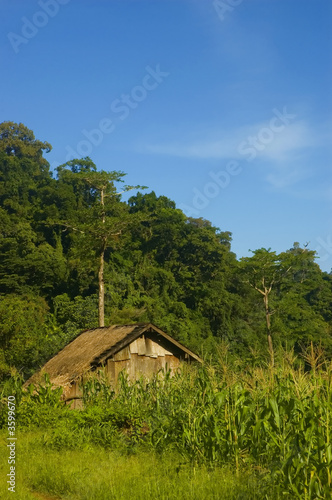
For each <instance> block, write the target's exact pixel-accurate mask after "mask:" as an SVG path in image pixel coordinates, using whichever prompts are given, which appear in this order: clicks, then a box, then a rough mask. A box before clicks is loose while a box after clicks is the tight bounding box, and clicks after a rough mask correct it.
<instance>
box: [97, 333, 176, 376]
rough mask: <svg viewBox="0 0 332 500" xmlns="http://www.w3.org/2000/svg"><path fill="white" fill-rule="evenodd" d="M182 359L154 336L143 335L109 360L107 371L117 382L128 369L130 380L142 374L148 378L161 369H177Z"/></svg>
mask: <svg viewBox="0 0 332 500" xmlns="http://www.w3.org/2000/svg"><path fill="white" fill-rule="evenodd" d="M179 366H180V360H179V358H178V357H176V356H174V354H173V353H172V352H170V351H168V350H167V349H166V348H165V347H163V346H162V345H160V344H159V343H157V342H155V341H154V340H153V339H152V338H150V337H147V336H144V335H143V336H142V337H140V338H138V339H137V340H135V341H134V342H132V343H131V344H130V345H129V346H128V347H125V348H124V349H122V350H121V351H119V352H118V353H117V354H115V355H114V356H113V357H112V358H110V359H108V360H107V367H106V369H107V373H108V376H109V379H110V381H112V382H113V383H116V381H117V378H118V375H119V373H120V372H121V371H122V370H126V371H127V373H128V376H129V379H130V380H135V379H138V378H139V377H140V376H142V375H143V376H144V377H147V378H150V377H152V375H153V374H155V373H157V372H158V371H159V370H161V369H162V368H163V369H166V368H167V369H170V370H172V371H175V370H176V369H177V368H178V367H179Z"/></svg>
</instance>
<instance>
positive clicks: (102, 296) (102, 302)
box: [98, 245, 105, 326]
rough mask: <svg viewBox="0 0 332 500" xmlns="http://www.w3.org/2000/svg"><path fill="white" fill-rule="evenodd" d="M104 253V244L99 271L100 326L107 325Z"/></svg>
mask: <svg viewBox="0 0 332 500" xmlns="http://www.w3.org/2000/svg"><path fill="white" fill-rule="evenodd" d="M104 255H105V247H104V245H103V247H102V250H101V252H100V262H99V271H98V284H99V294H98V318H99V326H105V312H104V311H105V287H104Z"/></svg>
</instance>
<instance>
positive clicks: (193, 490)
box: [0, 432, 262, 500]
mask: <svg viewBox="0 0 332 500" xmlns="http://www.w3.org/2000/svg"><path fill="white" fill-rule="evenodd" d="M5 437H6V435H5V434H4V433H3V432H2V433H1V445H0V455H1V467H0V475H1V480H0V488H1V495H0V496H1V498H2V499H4V500H6V499H13V498H15V499H17V500H34V499H35V498H36V496H34V495H33V492H39V493H42V494H45V495H49V496H55V497H58V498H61V499H63V500H76V499H80V500H112V499H114V500H129V499H130V500H136V499H137V500H147V499H150V500H159V499H160V500H173V499H174V500H175V499H176V500H178V499H184V500H189V499H190V500H191V499H202V500H205V499H206V500H208V499H225V500H227V499H229V500H232V499H239V500H240V499H243V500H250V499H259V498H262V496H261V494H259V491H258V489H259V483H258V482H256V480H255V478H254V476H250V475H249V474H245V473H243V472H242V473H241V474H240V475H236V473H235V472H234V471H232V470H230V469H229V468H228V467H218V468H213V469H209V468H207V467H205V466H200V467H192V466H190V465H188V464H184V463H183V462H182V460H181V457H179V456H178V455H177V454H175V453H166V454H163V455H157V454H156V453H154V452H153V451H149V452H146V451H138V452H137V453H135V454H132V455H128V454H127V455H126V454H123V453H121V452H114V451H110V450H105V449H102V448H100V447H97V446H91V447H89V448H88V449H86V450H61V451H58V450H53V449H48V448H44V447H43V435H42V433H41V432H39V433H30V432H28V433H22V434H21V435H20V434H18V441H17V442H18V447H17V483H16V486H17V487H16V492H15V494H13V493H10V492H8V491H6V489H7V487H6V479H5V475H6V473H7V469H8V464H7V463H6V456H7V452H6V443H5ZM39 498H40V497H39Z"/></svg>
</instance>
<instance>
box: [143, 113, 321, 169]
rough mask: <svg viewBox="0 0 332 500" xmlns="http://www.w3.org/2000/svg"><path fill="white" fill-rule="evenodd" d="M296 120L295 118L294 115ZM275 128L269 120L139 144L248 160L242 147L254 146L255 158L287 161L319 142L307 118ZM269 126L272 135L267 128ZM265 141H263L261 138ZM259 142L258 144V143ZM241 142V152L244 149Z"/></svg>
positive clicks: (154, 150)
mask: <svg viewBox="0 0 332 500" xmlns="http://www.w3.org/2000/svg"><path fill="white" fill-rule="evenodd" d="M295 120H296V118H295ZM281 125H282V123H281V122H279V123H278V126H279V130H277V129H275V131H273V130H272V129H271V127H270V122H269V121H267V122H264V123H256V124H253V125H248V126H244V127H240V128H238V129H234V130H232V131H228V132H226V131H225V130H219V131H210V132H209V133H208V134H205V137H204V138H202V136H200V137H199V138H197V134H195V135H196V137H195V138H194V139H193V138H191V139H189V140H188V139H187V140H186V139H184V140H183V141H181V142H179V141H172V142H167V143H150V144H147V145H145V146H144V147H143V148H140V149H141V151H143V152H146V153H151V154H159V155H169V156H175V157H179V158H189V159H190V158H192V159H198V160H199V159H202V160H203V159H205V160H209V159H219V160H223V159H230V158H234V159H242V160H248V157H246V155H244V153H243V150H244V149H246V148H254V150H255V155H254V156H255V158H257V159H259V158H261V159H265V160H268V161H272V162H280V163H284V162H287V163H288V161H289V160H291V159H295V158H299V157H300V156H301V155H302V154H304V150H305V149H306V148H308V147H313V146H315V144H316V138H315V134H314V133H313V132H312V131H311V130H310V128H309V126H308V125H307V124H306V123H305V122H304V121H295V122H294V123H289V124H288V125H284V127H283V128H282V127H281ZM266 129H269V130H270V139H269V140H266V137H269V136H268V135H267V136H266V134H265V135H264V132H263V131H264V130H265V131H266ZM262 141H263V142H262ZM256 144H257V147H256V146H255V145H256ZM241 145H242V153H241Z"/></svg>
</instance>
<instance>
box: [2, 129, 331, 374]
mask: <svg viewBox="0 0 332 500" xmlns="http://www.w3.org/2000/svg"><path fill="white" fill-rule="evenodd" d="M50 149H51V146H50V144H48V143H47V142H43V141H39V140H38V139H35V137H34V134H33V132H32V131H31V130H29V129H28V128H27V127H26V126H24V125H23V124H15V123H13V122H3V123H2V124H0V377H1V379H2V380H5V379H6V378H9V377H10V373H11V369H12V368H16V370H18V371H19V372H20V373H22V374H23V375H24V377H27V376H28V375H30V374H31V373H32V372H33V371H34V370H35V369H37V368H38V367H39V366H41V365H42V364H43V363H44V362H45V361H46V360H47V359H48V358H50V357H51V356H52V355H54V354H55V353H56V352H57V351H58V350H59V349H61V348H62V347H64V345H66V343H68V342H69V341H70V340H72V339H73V338H74V337H75V336H76V335H77V334H78V333H79V332H80V331H82V330H84V329H87V328H94V327H96V326H97V325H98V298H99V306H100V298H101V296H102V295H101V294H102V293H104V295H105V297H104V299H105V300H104V308H105V324H112V323H115V324H116V323H134V322H148V321H150V322H154V323H156V324H157V325H158V326H159V327H161V328H163V329H165V330H166V331H167V332H168V333H169V334H170V335H172V336H174V338H175V339H177V340H179V341H182V342H183V343H185V344H186V345H188V347H191V348H192V349H193V350H196V351H197V352H199V353H200V354H202V355H204V356H205V357H206V358H210V357H212V358H214V359H216V357H217V356H216V352H217V346H218V345H219V344H220V343H228V345H229V354H230V355H231V356H233V357H240V358H241V359H245V360H246V361H247V362H248V363H249V364H252V363H257V360H266V359H267V354H268V348H267V342H266V340H265V339H266V333H267V323H266V318H268V320H269V324H268V326H269V328H268V329H269V335H270V339H271V342H272V344H273V349H274V350H275V351H276V350H278V348H279V346H281V347H284V348H285V347H287V348H288V349H289V348H294V349H295V351H296V352H297V353H300V352H301V350H302V348H303V347H306V346H308V345H310V343H311V342H313V343H314V344H315V345H319V344H320V345H321V346H322V347H323V348H324V349H325V351H326V353H327V354H328V355H329V356H330V357H331V356H332V313H331V311H332V278H331V275H330V274H327V273H323V272H322V271H321V270H320V268H319V266H318V265H317V264H316V262H315V258H316V255H315V252H314V251H311V250H309V248H308V247H307V245H305V246H304V247H303V248H301V246H300V245H299V244H298V243H294V245H293V247H292V248H290V249H289V250H287V251H285V252H281V253H280V254H277V253H276V252H274V251H272V250H270V249H269V250H266V249H258V250H255V251H254V252H253V255H252V256H251V257H246V258H243V259H240V261H238V260H237V259H236V256H235V255H234V253H233V252H232V251H231V233H230V232H229V231H226V230H220V229H219V228H216V227H214V226H213V225H212V224H211V223H210V222H209V221H207V220H204V219H202V218H196V219H195V218H191V217H187V216H186V215H185V214H184V213H183V212H182V211H181V210H179V209H177V208H176V205H175V203H174V202H173V201H172V200H170V199H168V198H167V197H166V196H159V197H158V196H157V195H156V194H155V193H154V192H151V193H147V194H142V193H141V192H139V191H138V192H136V194H134V195H133V196H132V197H131V198H129V199H128V201H123V200H122V199H121V194H120V193H119V191H120V192H121V190H122V192H126V191H127V190H128V189H131V188H135V189H136V188H139V186H128V185H126V184H124V179H125V174H124V173H123V172H121V171H110V172H106V171H103V170H98V169H97V167H96V165H95V164H94V163H93V161H92V160H91V159H90V158H83V159H75V160H72V161H70V162H68V163H67V164H64V165H61V166H59V167H58V168H57V169H56V175H55V176H54V177H53V175H52V172H50V169H49V164H48V162H47V160H46V159H45V158H44V156H43V155H44V154H45V153H47V152H48V151H50ZM118 186H120V190H118ZM121 186H122V188H121ZM262 280H264V283H265V285H266V286H265V288H264V286H263V283H262ZM270 288H271V289H270ZM258 290H261V292H262V291H263V293H265V295H266V298H268V301H266V300H265V302H264V301H263V300H262V299H263V295H262V293H261V292H260V293H258ZM267 292H268V293H267ZM267 302H268V303H267ZM99 309H100V307H99ZM99 312H100V311H99ZM99 319H100V314H99ZM270 354H271V349H270Z"/></svg>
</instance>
